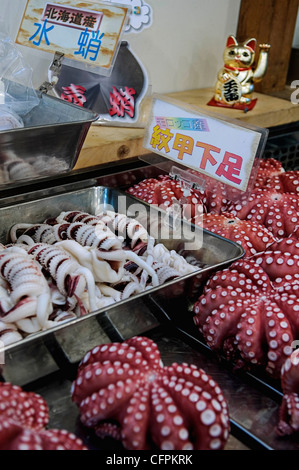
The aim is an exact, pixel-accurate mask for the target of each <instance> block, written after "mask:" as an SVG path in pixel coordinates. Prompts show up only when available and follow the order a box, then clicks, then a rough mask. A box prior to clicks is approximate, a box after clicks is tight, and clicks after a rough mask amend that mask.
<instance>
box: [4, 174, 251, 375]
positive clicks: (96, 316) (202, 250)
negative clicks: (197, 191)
mask: <svg viewBox="0 0 299 470" xmlns="http://www.w3.org/2000/svg"><path fill="white" fill-rule="evenodd" d="M93 183H94V180H90V181H85V182H84V185H85V186H86V187H85V188H84V189H77V190H74V189H73V190H70V188H69V190H68V191H67V190H66V188H65V187H63V188H62V187H60V188H56V191H57V192H59V191H60V194H56V195H54V196H49V194H50V193H51V191H52V190H48V191H45V190H43V191H41V192H36V193H34V199H33V200H31V201H30V202H22V203H20V202H19V201H18V200H15V202H14V203H13V201H10V202H11V204H8V205H6V206H5V207H2V208H1V209H0V218H1V227H0V242H2V243H4V244H6V243H9V242H10V238H9V231H10V228H11V227H12V226H13V225H14V224H15V223H21V222H25V223H41V222H43V221H44V220H45V219H46V218H50V217H55V216H57V215H59V214H60V212H62V211H69V210H81V211H85V212H89V213H92V214H96V213H97V212H99V209H100V208H101V210H103V209H105V208H109V209H111V207H112V208H114V211H115V212H119V211H120V207H119V205H120V203H121V205H122V207H121V212H122V213H129V212H128V211H129V210H130V207H132V206H133V205H135V207H136V200H135V198H131V197H129V196H128V195H127V194H125V193H124V192H122V191H119V190H117V189H111V188H107V187H103V186H92V184H93ZM88 186H89V187H88ZM32 197H33V195H32ZM141 206H142V207H144V209H145V211H148V210H149V207H148V205H144V204H141ZM161 220H162V222H163V218H162V219H161ZM161 220H160V219H159V223H161ZM180 224H182V225H183V224H184V222H183V221H182V220H180ZM169 233H170V238H168V239H161V238H160V239H157V240H156V242H161V243H163V244H164V245H165V246H166V248H168V249H174V250H176V251H177V252H179V251H180V250H181V247H182V246H183V245H184V240H183V238H180V239H178V238H171V233H172V232H171V231H170V232H169ZM182 233H184V232H183V231H182ZM194 235H195V237H199V238H200V241H201V243H200V244H199V247H198V249H196V250H194V249H192V251H189V250H188V249H184V251H183V252H182V254H183V256H184V257H188V256H190V257H192V260H193V262H196V263H198V265H199V270H198V271H195V273H191V274H186V275H184V276H182V277H180V278H178V279H175V280H172V281H169V282H167V283H165V284H163V285H161V286H158V287H154V288H151V289H149V290H147V291H146V292H144V293H142V294H137V295H134V296H133V297H131V298H129V299H127V300H123V301H121V302H117V303H114V304H113V305H111V306H109V307H105V309H101V310H99V311H97V312H93V313H91V314H88V315H86V316H83V317H80V318H77V319H75V320H72V321H70V322H67V323H64V324H61V325H59V324H58V325H57V327H54V328H53V329H51V330H47V331H43V332H40V333H36V334H34V335H31V336H28V337H27V338H26V339H24V340H21V341H20V342H19V343H15V344H13V345H11V346H7V347H6V348H5V350H4V356H5V364H4V367H3V376H4V378H5V380H9V381H12V382H14V383H19V384H23V383H24V381H25V382H27V381H32V380H34V379H36V378H39V377H40V376H43V375H45V374H46V373H48V372H49V371H52V369H53V367H54V370H55V360H54V362H53V357H51V353H50V352H49V350H48V349H47V344H48V343H49V341H50V342H51V341H52V340H53V339H54V338H55V344H59V348H60V349H62V350H63V352H64V354H65V355H66V356H67V357H68V360H69V361H70V362H72V363H76V362H77V361H78V360H80V358H81V355H82V354H83V349H84V350H85V351H86V350H87V349H88V348H89V347H92V346H93V345H95V344H97V343H99V342H103V341H104V340H106V339H107V338H108V337H109V335H110V336H111V334H110V333H111V328H108V332H107V331H106V327H107V325H110V326H111V325H112V327H113V331H114V333H113V334H115V332H116V331H117V332H118V333H117V334H118V335H119V337H120V338H125V337H130V336H132V335H136V334H141V333H142V332H144V331H146V330H147V329H150V328H152V327H153V325H155V324H157V322H158V320H157V319H156V317H155V315H153V314H152V312H151V311H150V309H149V308H147V307H146V304H147V303H148V302H149V301H153V302H157V301H161V302H162V301H163V300H166V301H167V302H171V301H172V300H173V298H175V301H176V302H180V304H181V305H182V308H183V306H184V307H186V308H187V306H188V298H187V295H188V293H191V291H192V288H193V287H194V279H195V278H196V275H197V274H199V273H200V275H203V274H209V273H211V272H212V271H213V270H215V269H218V268H220V267H221V266H224V265H227V264H228V263H231V262H233V261H234V260H236V259H238V258H240V257H241V256H242V255H243V249H242V248H241V247H240V245H237V244H235V243H233V242H231V241H229V240H226V239H224V238H222V237H219V236H217V235H214V234H212V233H210V232H207V231H202V230H201V229H200V228H198V227H194ZM186 246H187V245H186ZM140 305H142V307H140ZM124 312H126V313H124ZM95 325H96V326H97V328H95ZM103 325H104V328H103ZM96 330H98V331H97V334H95V332H96ZM109 331H110V333H109ZM83 344H84V348H83V346H82V345H83ZM19 357H20V358H21V364H20V360H19V359H18V358H19ZM19 365H21V367H19ZM25 371H26V372H25ZM24 373H25V378H24Z"/></svg>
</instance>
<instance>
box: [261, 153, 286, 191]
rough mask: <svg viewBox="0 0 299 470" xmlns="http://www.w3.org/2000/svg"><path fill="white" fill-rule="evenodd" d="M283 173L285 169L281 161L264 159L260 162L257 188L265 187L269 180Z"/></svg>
mask: <svg viewBox="0 0 299 470" xmlns="http://www.w3.org/2000/svg"><path fill="white" fill-rule="evenodd" d="M281 173H284V168H283V166H282V163H281V162H280V161H279V160H276V159H275V158H263V159H261V160H260V162H259V168H258V171H257V175H256V180H255V184H254V186H255V187H256V188H261V187H264V186H265V184H267V182H268V181H269V180H271V179H272V178H273V177H276V176H277V175H280V174H281Z"/></svg>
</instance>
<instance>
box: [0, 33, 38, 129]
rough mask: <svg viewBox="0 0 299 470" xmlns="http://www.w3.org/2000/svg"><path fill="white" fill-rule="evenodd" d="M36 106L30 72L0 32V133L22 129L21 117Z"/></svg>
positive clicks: (20, 56) (12, 45) (11, 43)
mask: <svg viewBox="0 0 299 470" xmlns="http://www.w3.org/2000/svg"><path fill="white" fill-rule="evenodd" d="M38 103H39V98H38V96H37V93H36V92H35V90H34V89H33V85H32V69H31V68H30V67H28V65H26V64H25V62H24V60H23V57H22V55H21V53H20V52H19V51H18V49H17V47H16V45H15V44H14V42H13V41H12V40H11V39H10V38H9V36H8V35H7V34H6V33H4V32H0V130H7V129H15V128H18V127H24V123H23V119H22V118H23V116H25V115H26V114H27V113H29V112H30V111H31V110H32V108H34V107H35V106H37V105H38Z"/></svg>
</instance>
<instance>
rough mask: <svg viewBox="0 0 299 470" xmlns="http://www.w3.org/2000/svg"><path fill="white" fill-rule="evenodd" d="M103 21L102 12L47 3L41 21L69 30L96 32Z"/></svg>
mask: <svg viewBox="0 0 299 470" xmlns="http://www.w3.org/2000/svg"><path fill="white" fill-rule="evenodd" d="M102 19H103V13H102V12H96V11H90V10H82V9H77V8H71V7H69V6H62V5H58V4H56V3H47V4H46V6H45V9H44V12H43V15H42V18H41V20H42V21H45V20H47V22H48V23H53V24H63V25H65V26H68V27H70V28H78V29H83V30H85V28H87V29H90V30H93V31H98V29H99V28H100V24H101V21H102Z"/></svg>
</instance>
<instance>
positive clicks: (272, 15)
mask: <svg viewBox="0 0 299 470" xmlns="http://www.w3.org/2000/svg"><path fill="white" fill-rule="evenodd" d="M298 5H299V1H298V0H283V1H282V0H262V1H261V0H242V1H241V5H240V11H239V21H238V27H237V33H236V37H237V39H238V41H241V42H242V41H245V40H246V39H250V38H256V40H257V44H261V43H267V44H270V45H271V49H270V52H269V62H268V69H267V73H266V75H265V77H264V78H263V80H262V81H261V82H260V83H257V84H256V87H255V89H256V91H259V92H262V93H272V92H274V91H280V90H283V88H284V86H285V84H286V80H287V73H288V68H289V61H290V56H291V49H292V44H293V38H294V31H295V25H296V19H297V13H298ZM258 54H259V48H258V47H257V52H256V60H257V59H258Z"/></svg>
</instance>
